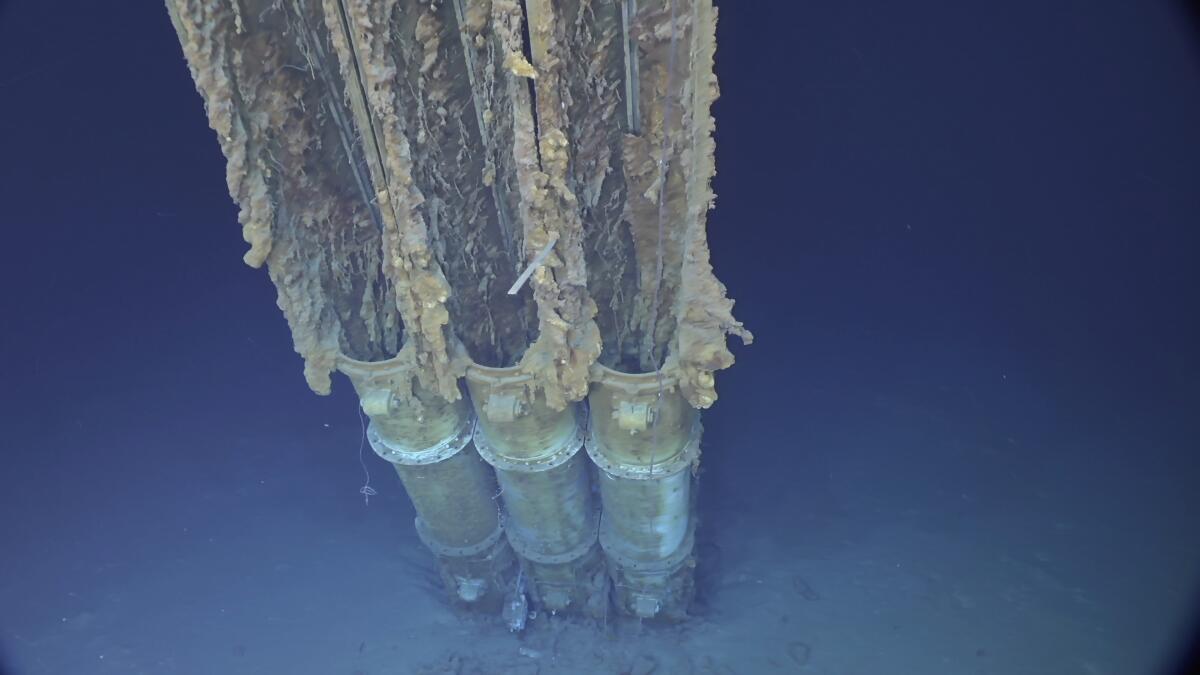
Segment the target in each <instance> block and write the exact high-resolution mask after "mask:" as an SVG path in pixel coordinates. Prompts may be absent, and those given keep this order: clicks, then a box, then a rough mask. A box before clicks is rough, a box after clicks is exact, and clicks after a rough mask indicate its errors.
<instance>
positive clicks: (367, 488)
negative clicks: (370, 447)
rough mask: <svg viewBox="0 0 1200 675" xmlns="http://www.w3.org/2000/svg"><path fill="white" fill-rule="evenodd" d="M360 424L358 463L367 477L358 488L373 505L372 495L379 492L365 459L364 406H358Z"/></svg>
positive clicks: (368, 503)
mask: <svg viewBox="0 0 1200 675" xmlns="http://www.w3.org/2000/svg"><path fill="white" fill-rule="evenodd" d="M358 426H359V427H360V428H361V429H362V436H360V437H359V439H358V464H359V466H361V467H362V470H363V475H364V476H366V477H367V480H366V482H365V483H363V486H362V487H360V488H358V494H360V495H362V496H363V504H366V505H367V506H370V505H371V497H374V496H375V495H376V494H378V493H377V492H375V488H373V487H371V472H370V471H369V470H367V462H366V460H364V459H363V446H364V445H366V444H367V422H366V420H364V419H363V411H362V408H361V407H359V408H358Z"/></svg>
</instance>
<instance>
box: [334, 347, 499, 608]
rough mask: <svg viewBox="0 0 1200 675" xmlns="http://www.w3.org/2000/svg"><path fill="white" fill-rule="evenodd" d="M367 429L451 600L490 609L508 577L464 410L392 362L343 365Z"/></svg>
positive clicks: (489, 477) (486, 479)
mask: <svg viewBox="0 0 1200 675" xmlns="http://www.w3.org/2000/svg"><path fill="white" fill-rule="evenodd" d="M338 368H339V370H341V371H342V372H343V373H345V374H346V375H347V376H348V377H349V378H350V380H351V381H352V382H353V383H354V387H355V390H356V391H357V392H358V395H359V400H360V401H361V403H362V407H363V410H364V411H365V412H366V413H367V414H368V416H369V417H370V419H371V423H370V425H369V426H368V428H367V440H368V441H369V442H370V444H371V448H372V449H373V450H374V451H375V452H376V454H378V455H379V456H380V457H382V458H383V459H385V460H387V461H388V462H390V463H391V464H392V465H393V466H394V467H395V469H396V472H397V473H398V474H399V475H400V480H401V482H403V483H404V489H405V491H406V492H407V493H408V496H409V499H411V500H412V503H413V508H414V509H415V510H416V512H417V522H416V525H417V534H418V535H419V536H420V538H421V541H422V542H424V543H425V545H426V546H427V547H428V548H429V549H430V550H432V551H433V552H434V553H435V554H436V555H437V556H438V560H439V562H440V564H441V573H442V578H443V581H445V583H446V586H447V589H448V590H449V591H450V593H451V595H452V598H453V599H455V600H457V601H460V602H463V603H467V604H471V605H478V606H483V607H488V608H497V607H499V606H500V605H501V604H503V602H504V595H505V594H506V593H507V586H508V585H509V579H510V578H511V577H512V576H513V571H512V554H511V552H510V551H509V549H508V545H507V543H506V542H505V540H504V538H503V536H502V526H501V522H500V513H499V509H498V508H497V506H496V503H495V502H494V501H493V498H494V496H495V494H496V491H497V488H496V481H495V477H494V476H493V474H492V471H491V470H490V469H489V468H488V466H487V465H486V464H484V463H483V461H482V460H480V458H479V455H478V453H476V451H475V449H474V447H473V446H472V445H471V440H472V429H473V424H474V420H473V419H472V415H471V410H470V407H469V406H468V405H467V402H466V401H465V400H463V399H459V400H458V401H447V400H445V399H443V398H441V397H440V396H437V395H435V394H432V393H430V392H427V391H425V390H424V389H422V388H421V387H420V386H418V385H414V384H411V382H412V380H411V378H410V377H409V376H408V375H409V373H408V371H407V370H406V369H405V366H404V365H403V364H401V363H399V362H398V360H393V361H382V362H375V363H364V362H359V361H352V360H350V359H345V358H343V359H342V360H340V361H339V363H338Z"/></svg>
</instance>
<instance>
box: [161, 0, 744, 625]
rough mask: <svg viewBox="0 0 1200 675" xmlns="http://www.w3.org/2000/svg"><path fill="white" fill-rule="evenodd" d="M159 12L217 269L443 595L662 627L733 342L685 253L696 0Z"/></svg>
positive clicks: (297, 3)
mask: <svg viewBox="0 0 1200 675" xmlns="http://www.w3.org/2000/svg"><path fill="white" fill-rule="evenodd" d="M167 8H168V11H169V12H170V15H171V18H172V21H173V23H174V25H175V29H176V31H177V33H178V36H179V40H180V43H181V45H182V46H183V52H184V55H185V57H186V59H187V62H188V65H189V66H190V68H191V71H192V75H193V78H194V79H195V82H196V86H197V89H198V90H199V92H200V94H201V96H202V97H203V99H204V103H205V106H206V109H207V111H208V117H209V122H210V124H211V126H212V128H213V129H214V131H216V133H217V138H218V141H219V142H220V144H221V148H222V150H223V152H224V154H225V157H226V158H227V162H228V163H227V170H226V180H227V182H228V186H229V191H230V194H231V196H232V197H233V199H234V200H235V201H236V202H237V204H238V205H239V207H240V213H239V220H240V221H241V225H242V233H243V237H244V238H245V240H246V241H247V242H248V243H249V245H250V249H249V251H248V252H247V253H246V255H245V260H246V262H247V264H249V265H251V266H254V267H259V266H263V265H265V266H266V268H267V271H268V273H269V274H270V276H271V280H272V281H273V282H274V284H275V286H276V288H277V289H278V305H279V307H280V309H282V310H283V313H284V316H285V317H286V318H287V321H288V324H289V326H290V328H291V332H292V336H293V339H294V343H295V348H296V351H297V352H299V354H300V355H301V356H302V357H303V359H304V363H305V377H306V379H307V381H308V384H309V386H310V387H311V388H312V389H313V390H314V391H316V392H317V393H321V394H324V393H328V392H329V390H330V386H331V374H332V373H333V372H334V371H340V372H342V373H344V374H345V375H346V376H348V377H349V379H350V380H351V382H352V383H353V385H354V387H355V391H356V392H357V393H358V395H359V398H360V401H361V403H362V407H363V410H364V412H366V413H367V415H368V416H369V417H370V420H371V424H370V428H369V434H368V435H369V439H370V441H371V444H372V447H373V448H374V449H375V451H376V452H377V453H378V454H379V455H380V456H381V457H382V458H384V459H386V460H387V461H389V462H391V463H392V464H393V465H394V466H395V467H396V470H397V471H398V472H399V474H400V476H401V478H402V480H403V482H404V485H405V488H406V489H407V491H408V492H409V495H410V497H411V498H412V500H413V503H414V505H415V506H416V510H417V514H418V519H417V529H418V532H419V534H420V535H421V538H422V541H424V542H425V543H426V545H427V546H428V547H429V548H430V549H431V550H432V551H433V552H434V553H435V554H436V555H437V556H438V559H439V561H440V562H441V568H442V574H443V578H444V580H445V582H446V586H447V589H448V591H449V594H450V596H451V598H452V599H453V600H454V601H455V602H457V603H461V604H464V605H468V606H473V607H480V608H489V609H491V610H496V609H498V608H499V609H500V610H501V611H503V608H509V609H511V608H512V607H518V606H519V607H523V606H524V605H523V603H525V602H526V601H527V599H528V600H529V601H532V602H533V603H534V605H535V606H538V607H541V608H544V609H546V610H547V611H551V612H559V611H563V612H580V613H584V614H588V615H592V616H601V615H605V614H606V613H607V612H608V610H609V607H610V603H614V601H615V606H616V607H617V609H618V610H619V611H621V612H623V613H626V614H629V615H632V616H637V617H640V618H670V619H678V618H682V617H683V616H685V615H686V607H687V603H688V600H689V598H690V593H691V569H692V566H693V564H694V563H693V559H692V550H691V542H692V530H693V528H694V522H693V518H692V511H693V509H694V506H693V500H692V499H691V497H690V495H691V492H692V491H691V484H692V482H693V481H694V468H695V466H696V465H697V463H698V462H699V440H700V432H701V427H700V421H699V409H702V408H707V407H708V406H710V405H712V403H713V402H714V401H715V400H716V391H715V387H714V378H713V373H714V372H715V371H717V370H720V369H722V368H726V367H728V366H729V365H731V364H732V362H733V357H732V355H731V354H730V352H729V350H728V348H727V346H726V337H727V335H728V334H731V333H732V334H736V335H738V336H740V337H742V338H743V340H749V338H750V335H749V333H747V332H746V331H745V330H744V329H743V328H742V326H741V324H740V323H739V322H738V321H736V320H735V319H734V318H733V315H732V307H733V302H732V301H731V300H729V299H728V298H727V297H726V293H725V288H724V287H723V286H722V285H721V283H720V282H719V281H718V280H717V279H716V277H715V276H714V274H713V271H712V268H711V265H710V263H709V251H708V244H707V239H706V235H705V227H706V216H707V213H708V211H709V210H710V209H711V208H712V206H713V198H714V196H713V193H712V190H711V185H710V184H711V179H712V176H713V172H714V164H713V153H714V142H713V120H712V116H711V114H710V106H711V104H712V102H713V100H714V99H715V98H716V96H717V84H716V79H715V76H714V74H713V55H714V49H715V27H716V12H715V10H714V8H713V7H712V4H711V0H653V1H651V0H607V1H605V0H563V1H555V2H552V1H551V0H524V1H523V2H521V1H518V0H168V1H167ZM589 415H590V420H589ZM597 486H598V487H597ZM497 493H498V494H499V495H500V497H501V499H500V500H499V503H502V505H503V509H500V510H498V509H497V508H496V504H497V501H495V500H494V499H493V498H494V497H495V496H496V494H497ZM508 614H510V615H511V612H509V613H508ZM518 614H520V616H519V617H518V618H513V619H512V621H515V622H516V623H520V624H522V625H523V622H524V616H523V610H522V611H521V612H518ZM518 619H519V620H518Z"/></svg>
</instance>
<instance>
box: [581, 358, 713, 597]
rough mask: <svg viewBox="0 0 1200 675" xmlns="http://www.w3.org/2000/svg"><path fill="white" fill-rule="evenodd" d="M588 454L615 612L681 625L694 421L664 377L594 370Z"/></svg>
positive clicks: (688, 567) (688, 580)
mask: <svg viewBox="0 0 1200 675" xmlns="http://www.w3.org/2000/svg"><path fill="white" fill-rule="evenodd" d="M588 404H589V407H590V409H591V421H592V423H591V426H590V429H589V434H588V438H587V451H588V455H589V456H590V457H591V458H592V461H593V462H594V463H595V464H596V466H597V468H598V469H599V478H598V480H599V485H600V498H601V501H602V502H603V508H604V515H603V518H602V521H601V525H600V545H601V546H602V547H603V548H604V551H605V553H606V554H607V555H608V558H609V565H610V570H609V571H610V574H612V576H613V580H614V582H615V583H616V587H617V593H616V599H617V604H618V608H619V609H620V610H622V611H623V612H625V613H627V614H631V615H634V616H638V617H640V618H647V619H648V618H654V617H666V618H671V619H680V618H683V617H684V616H685V615H686V610H687V605H688V603H689V602H690V600H691V594H692V561H691V550H692V536H691V535H692V518H691V510H692V501H693V500H692V497H691V487H692V471H691V469H692V467H693V466H694V464H695V463H696V461H697V460H698V457H699V441H700V420H699V413H698V412H697V411H696V410H695V409H694V408H692V407H691V406H689V405H688V403H687V401H686V400H685V399H684V398H683V396H682V395H681V394H680V392H679V389H678V386H677V384H676V382H675V380H674V378H672V377H670V376H669V375H667V374H664V373H620V372H617V371H614V370H611V369H608V368H604V367H603V366H595V367H594V372H593V384H592V389H591V392H590V393H589V395H588Z"/></svg>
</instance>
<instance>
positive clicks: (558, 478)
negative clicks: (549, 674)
mask: <svg viewBox="0 0 1200 675" xmlns="http://www.w3.org/2000/svg"><path fill="white" fill-rule="evenodd" d="M466 379H467V387H468V388H469V389H470V391H471V400H472V402H473V403H474V406H475V410H476V411H477V413H478V422H477V425H476V429H475V445H476V447H477V448H478V449H479V454H480V455H481V456H482V457H483V458H484V460H485V461H487V462H488V463H489V464H491V465H492V467H493V468H495V469H496V478H497V480H498V481H499V483H500V488H501V491H500V494H501V498H502V499H503V502H504V507H505V510H506V512H507V516H508V517H507V520H506V524H505V532H506V534H507V536H508V540H509V543H510V544H511V545H512V547H513V549H514V550H515V551H516V552H517V554H518V556H520V557H521V559H522V560H523V561H525V564H526V568H527V569H528V571H529V577H530V578H531V579H532V581H533V586H532V590H533V595H534V598H535V599H536V600H537V601H538V602H539V603H540V604H541V605H542V606H543V607H544V608H545V609H547V610H548V611H551V612H557V611H562V610H566V609H568V608H574V609H577V610H580V611H589V608H591V607H593V606H599V601H598V600H597V599H596V598H595V597H594V596H595V594H596V593H603V591H604V588H599V589H598V588H596V584H595V583H594V579H595V577H596V576H597V575H596V571H597V569H600V568H602V566H603V560H602V559H600V557H599V555H598V553H597V552H596V550H595V549H596V548H597V545H596V538H597V523H598V510H597V508H596V504H595V500H594V499H593V497H592V490H591V484H590V481H589V476H588V466H587V461H586V460H585V459H583V455H582V453H580V452H579V450H580V449H581V448H582V447H583V429H582V424H581V420H580V416H581V415H580V414H579V412H578V410H577V408H576V407H575V406H573V405H572V406H567V407H566V408H564V409H562V410H555V409H553V408H551V407H549V406H548V405H547V404H546V401H545V399H544V397H543V396H542V395H541V394H540V393H536V392H531V391H530V390H529V388H528V386H527V385H528V384H529V380H530V378H529V377H528V376H526V375H522V374H520V373H518V372H517V371H516V369H515V368H488V367H484V366H478V365H472V366H470V367H469V368H468V369H467V377H466ZM589 552H590V553H591V555H590V556H589V555H588V554H589ZM589 561H590V562H589ZM599 576H600V577H601V580H602V581H603V579H602V577H603V575H602V574H601V575H599ZM601 586H602V587H603V586H604V584H603V583H601ZM602 610H603V608H602V607H600V611H602Z"/></svg>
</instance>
